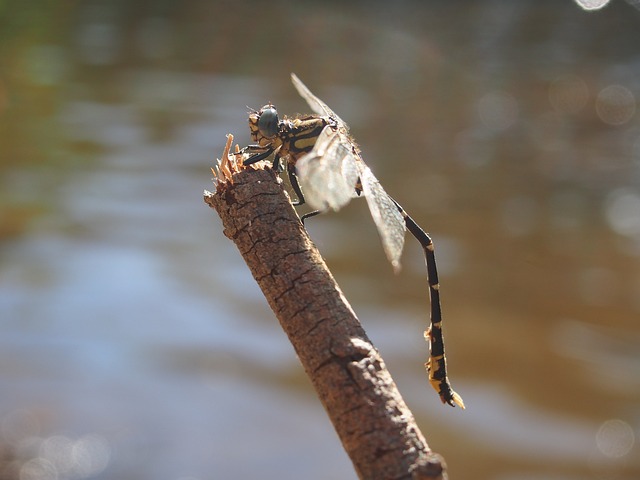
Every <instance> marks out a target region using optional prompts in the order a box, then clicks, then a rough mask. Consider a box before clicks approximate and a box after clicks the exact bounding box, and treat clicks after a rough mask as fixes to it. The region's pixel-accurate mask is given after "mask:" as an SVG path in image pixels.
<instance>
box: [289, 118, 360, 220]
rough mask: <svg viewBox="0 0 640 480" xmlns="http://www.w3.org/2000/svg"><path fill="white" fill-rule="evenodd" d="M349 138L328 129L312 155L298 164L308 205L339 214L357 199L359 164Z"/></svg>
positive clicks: (312, 151)
mask: <svg viewBox="0 0 640 480" xmlns="http://www.w3.org/2000/svg"><path fill="white" fill-rule="evenodd" d="M352 148H353V147H352V144H351V141H350V140H349V138H348V137H347V135H346V134H344V133H343V132H341V131H340V130H336V129H335V128H332V127H331V126H326V127H325V128H324V129H323V130H322V132H320V135H319V136H318V140H316V143H315V145H314V147H313V150H311V151H310V152H309V153H307V154H306V155H305V156H304V157H302V158H301V159H300V160H298V162H297V163H296V177H298V180H299V182H300V185H301V187H302V193H304V198H305V200H306V202H307V203H308V204H309V205H310V206H311V207H312V208H314V209H316V210H327V209H329V208H331V209H333V210H339V209H340V208H342V207H343V206H344V205H346V204H347V203H349V201H350V200H351V199H352V198H353V197H354V196H356V193H355V189H356V183H357V182H358V175H359V168H358V167H359V164H362V161H361V160H360V159H359V158H358V157H357V156H356V155H355V154H354V153H353V150H352Z"/></svg>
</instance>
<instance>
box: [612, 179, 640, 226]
mask: <svg viewBox="0 0 640 480" xmlns="http://www.w3.org/2000/svg"><path fill="white" fill-rule="evenodd" d="M605 215H606V218H607V222H608V223H609V226H610V227H611V229H612V230H613V231H614V232H616V233H619V234H620V235H627V236H635V235H640V195H639V194H638V193H637V192H635V191H633V190H631V189H629V188H618V189H616V190H614V191H613V192H611V193H610V194H609V196H608V197H607V200H606V203H605Z"/></svg>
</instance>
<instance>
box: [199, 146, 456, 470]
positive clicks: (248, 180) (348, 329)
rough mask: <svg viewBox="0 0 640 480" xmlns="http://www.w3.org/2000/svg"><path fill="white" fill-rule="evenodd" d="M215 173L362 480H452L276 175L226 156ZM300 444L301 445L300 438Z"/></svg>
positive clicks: (227, 225)
mask: <svg viewBox="0 0 640 480" xmlns="http://www.w3.org/2000/svg"><path fill="white" fill-rule="evenodd" d="M231 141H232V137H231V139H230V141H229V142H228V143H227V148H226V149H225V154H224V156H223V160H222V162H221V163H219V165H218V168H217V170H216V171H214V173H215V174H216V176H217V179H216V180H217V184H216V192H215V193H210V192H205V196H204V200H205V203H206V204H207V205H209V206H210V207H212V208H214V209H215V210H216V211H217V212H218V214H219V215H220V218H221V219H222V224H223V227H224V234H225V235H226V236H227V237H228V238H229V239H231V240H232V241H233V242H234V243H235V244H236V246H237V247H238V249H239V250H240V253H241V255H242V257H243V258H244V260H245V262H246V263H247V265H248V266H249V269H250V270H251V273H252V275H253V277H254V278H255V279H256V281H257V282H258V285H259V286H260V288H261V289H262V292H263V293H264V295H265V297H266V299H267V301H268V302H269V305H270V306H271V309H272V310H273V312H274V313H275V315H276V317H277V318H278V320H279V321H280V325H281V326H282V328H283V329H284V331H285V332H286V334H287V335H288V337H289V340H290V341H291V343H292V344H293V347H294V349H295V351H296V353H297V354H298V357H299V359H300V362H301V363H302V366H303V367H304V370H305V372H306V373H307V375H308V376H309V378H310V379H311V382H312V384H313V386H314V387H315V389H316V392H317V394H318V397H319V398H320V401H321V402H322V404H323V405H324V407H325V409H326V411H327V413H328V415H329V418H330V419H331V422H332V423H333V425H334V427H335V429H336V432H337V433H338V436H339V437H340V440H341V442H342V444H343V446H344V449H345V450H346V452H347V454H348V455H349V457H350V458H351V460H352V462H353V465H354V467H355V470H356V472H357V474H358V477H359V478H361V479H367V480H369V479H371V480H373V479H439V478H446V464H445V462H444V460H443V459H442V457H441V456H440V455H438V454H436V453H434V452H432V451H431V450H430V449H429V446H428V445H427V442H426V440H425V438H424V437H423V435H422V433H421V432H420V430H419V429H418V427H417V425H416V422H415V419H414V416H413V414H412V413H411V411H410V410H409V408H408V407H407V405H406V404H405V402H404V400H403V399H402V397H401V395H400V393H399V391H398V389H397V387H396V385H395V382H394V381H393V379H392V378H391V375H390V373H389V371H388V370H387V369H386V367H385V364H384V361H383V360H382V358H381V357H380V354H379V353H378V351H377V350H376V349H375V347H374V346H373V345H372V343H371V341H370V340H369V338H368V337H367V335H366V333H365V331H364V330H363V328H362V325H361V324H360V322H359V321H358V319H357V317H356V315H355V314H354V312H353V310H352V309H351V307H350V305H349V303H348V302H347V300H346V298H345V297H344V295H343V293H342V291H341V290H340V288H339V287H338V285H337V283H336V282H335V280H334V278H333V276H332V275H331V272H329V270H328V269H327V266H326V265H325V263H324V261H323V259H322V257H321V256H320V253H319V252H318V250H317V249H316V247H315V246H314V245H313V243H312V242H311V240H310V239H309V236H308V235H307V233H306V231H305V229H304V227H303V226H302V224H301V222H300V220H299V219H298V216H297V214H296V212H295V210H294V208H293V207H292V205H291V203H290V202H289V199H288V197H287V195H286V194H285V192H284V189H283V186H282V182H281V180H280V179H279V177H278V176H277V175H276V174H275V172H274V171H273V170H271V169H270V168H264V169H259V168H258V169H255V168H253V166H252V167H248V168H244V167H242V165H241V163H240V162H238V163H236V162H235V161H234V156H233V155H229V148H230V144H231ZM301 441H303V439H301Z"/></svg>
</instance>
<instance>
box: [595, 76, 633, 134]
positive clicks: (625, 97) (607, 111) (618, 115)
mask: <svg viewBox="0 0 640 480" xmlns="http://www.w3.org/2000/svg"><path fill="white" fill-rule="evenodd" d="M596 113H597V114H598V117H600V120H602V121H603V122H604V123H606V124H609V125H623V124H625V123H627V122H628V121H629V120H631V118H633V116H634V114H635V113H636V98H635V97H634V95H633V93H631V90H629V89H628V88H626V87H623V86H622V85H609V86H608V87H605V88H603V89H602V90H600V93H598V97H597V98H596Z"/></svg>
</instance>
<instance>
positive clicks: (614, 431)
mask: <svg viewBox="0 0 640 480" xmlns="http://www.w3.org/2000/svg"><path fill="white" fill-rule="evenodd" d="M634 443H635V434H634V433H633V428H631V426H630V425H629V424H628V423H627V422H624V421H622V420H618V419H612V420H607V421H606V422H604V423H603V424H602V425H601V426H600V428H599V429H598V433H596V445H597V446H598V450H600V452H602V454H603V455H605V456H606V457H609V458H621V457H624V456H625V455H626V454H627V453H629V452H630V451H631V449H632V448H633V444H634Z"/></svg>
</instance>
